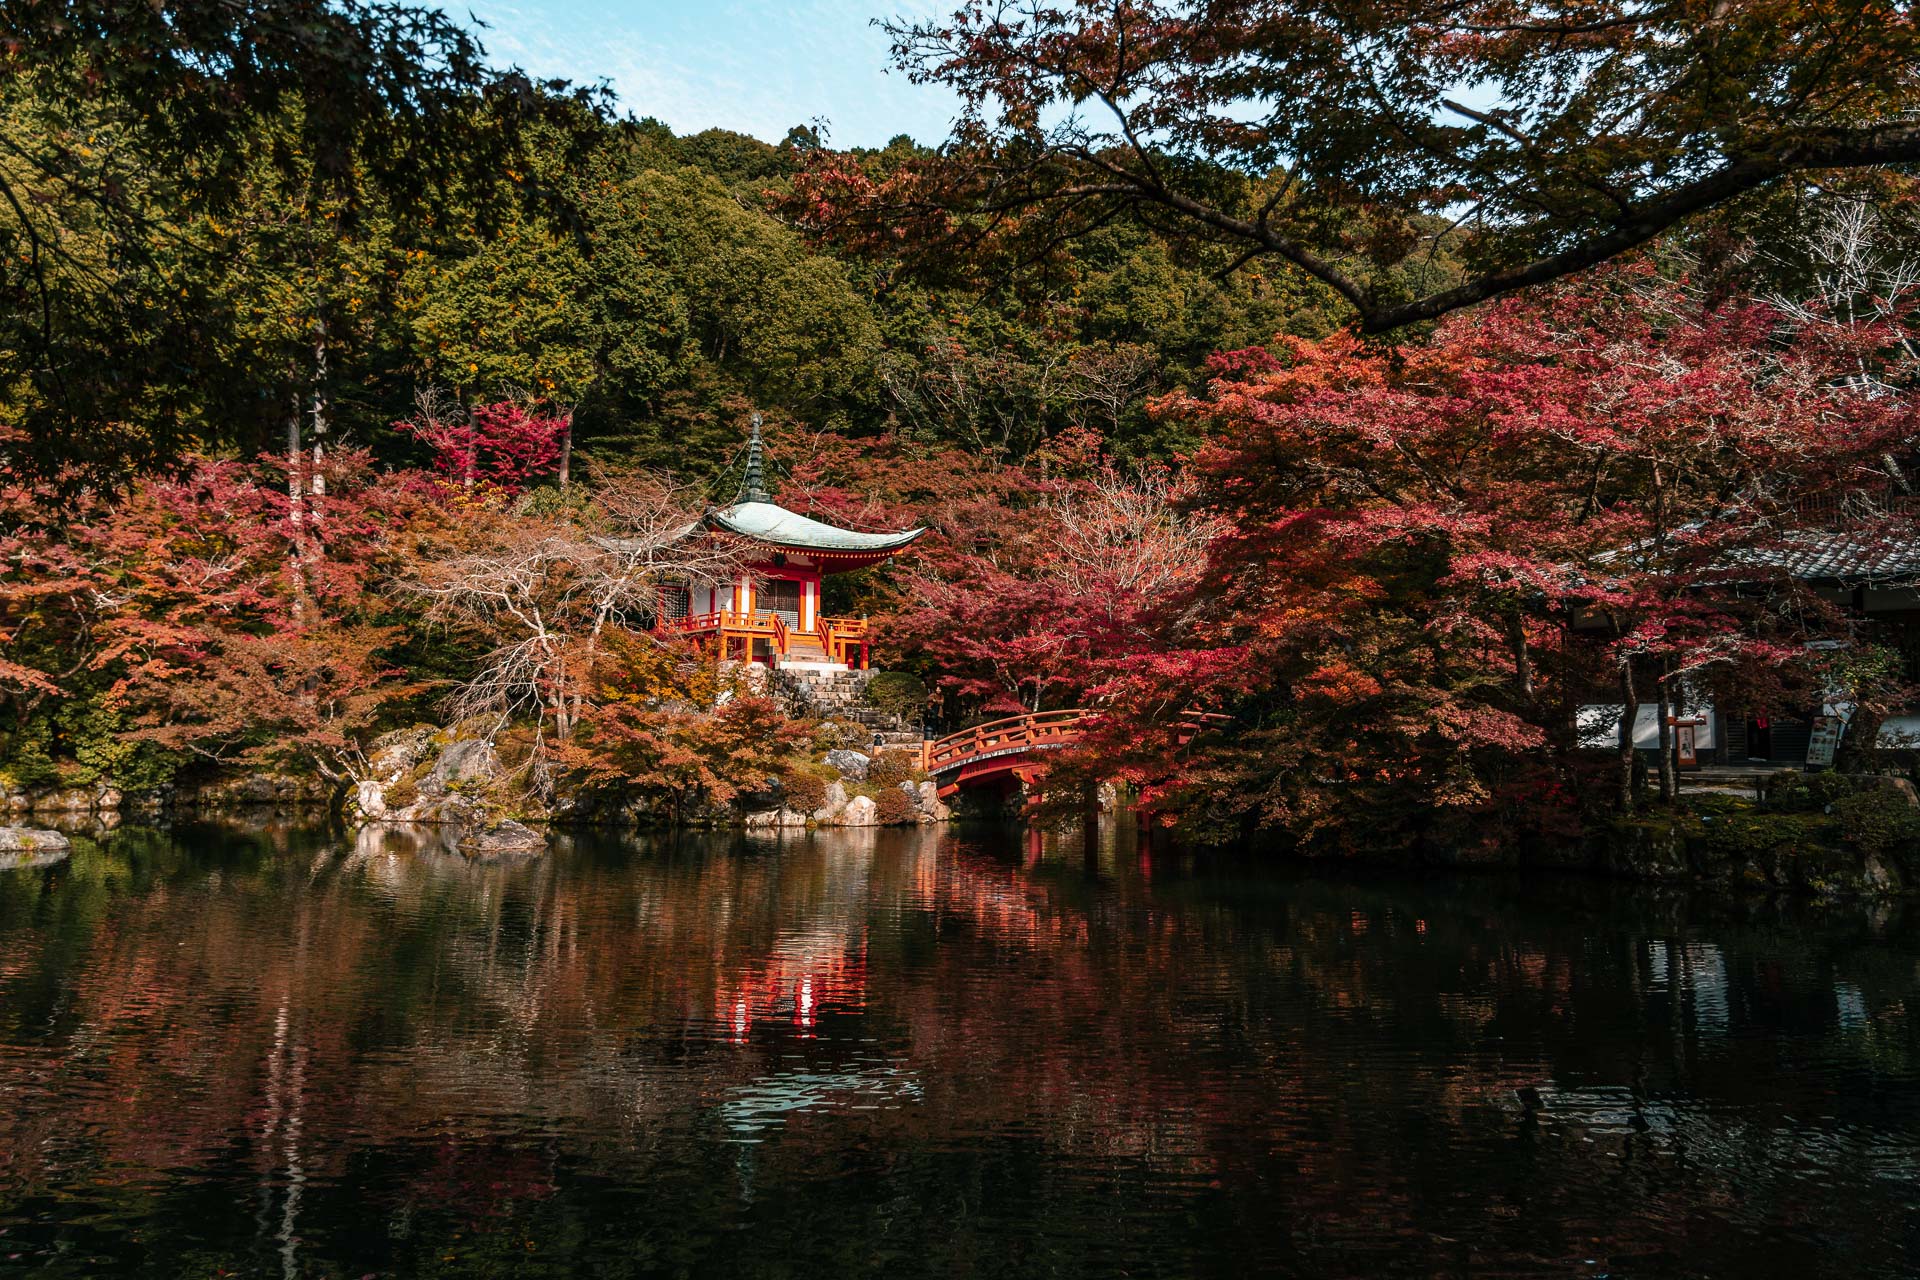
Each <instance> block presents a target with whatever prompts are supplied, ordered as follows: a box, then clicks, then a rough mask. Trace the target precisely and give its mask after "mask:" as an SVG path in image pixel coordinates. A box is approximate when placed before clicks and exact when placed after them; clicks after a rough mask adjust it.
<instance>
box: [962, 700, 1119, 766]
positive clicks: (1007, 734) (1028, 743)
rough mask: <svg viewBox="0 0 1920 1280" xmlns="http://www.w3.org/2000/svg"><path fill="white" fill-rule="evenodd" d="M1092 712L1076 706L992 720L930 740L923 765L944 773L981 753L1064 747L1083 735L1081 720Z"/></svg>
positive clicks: (991, 753) (995, 754)
mask: <svg viewBox="0 0 1920 1280" xmlns="http://www.w3.org/2000/svg"><path fill="white" fill-rule="evenodd" d="M1089 714H1091V713H1089V712H1087V711H1085V710H1083V709H1081V708H1078V707H1076V708H1073V709H1071V710H1067V711H1040V712H1035V713H1033V714H1030V715H1024V716H1008V717H1007V718H1006V719H1004V720H990V721H988V722H987V723H986V724H983V725H978V726H976V727H974V728H972V729H962V730H961V731H960V732H959V733H950V734H948V735H947V736H946V737H944V738H941V739H938V740H937V741H934V742H931V743H928V744H927V749H926V763H925V766H924V767H925V769H926V771H927V772H928V773H944V772H946V771H947V770H949V769H958V768H959V767H960V766H962V765H964V764H966V763H967V762H968V761H969V760H977V759H979V758H980V757H982V756H999V755H1011V754H1013V753H1015V752H1018V751H1037V750H1043V749H1046V748H1049V747H1063V746H1065V745H1066V744H1067V743H1069V742H1071V741H1072V740H1073V739H1075V738H1077V737H1078V736H1079V735H1080V722H1081V721H1082V720H1084V719H1086V717H1087V716H1088V715H1089Z"/></svg>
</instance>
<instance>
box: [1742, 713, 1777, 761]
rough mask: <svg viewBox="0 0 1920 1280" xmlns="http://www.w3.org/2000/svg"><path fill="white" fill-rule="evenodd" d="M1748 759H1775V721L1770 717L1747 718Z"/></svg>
mask: <svg viewBox="0 0 1920 1280" xmlns="http://www.w3.org/2000/svg"><path fill="white" fill-rule="evenodd" d="M1747 759H1749V760H1771V759H1773V720H1772V718H1771V717H1770V716H1766V715H1754V716H1748V717H1747Z"/></svg>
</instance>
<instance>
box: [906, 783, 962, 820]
mask: <svg viewBox="0 0 1920 1280" xmlns="http://www.w3.org/2000/svg"><path fill="white" fill-rule="evenodd" d="M900 785H901V786H903V787H908V786H912V785H913V784H912V783H910V782H903V783H901V784H900ZM914 803H915V804H917V805H918V806H919V808H920V813H921V814H922V816H924V817H925V818H926V819H927V820H928V821H930V822H946V821H947V820H948V819H950V818H952V817H953V810H952V809H950V808H948V807H947V803H946V801H944V800H942V799H941V798H940V784H939V783H937V782H935V781H933V780H932V779H931V778H929V779H928V780H927V781H925V782H923V783H921V784H920V785H919V787H918V788H917V789H916V792H915V795H914Z"/></svg>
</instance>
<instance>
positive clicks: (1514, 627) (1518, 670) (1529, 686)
mask: <svg viewBox="0 0 1920 1280" xmlns="http://www.w3.org/2000/svg"><path fill="white" fill-rule="evenodd" d="M1508 625H1509V627H1510V628H1511V635H1512V639H1513V676H1514V679H1515V680H1516V681H1517V682H1518V683H1519V685H1520V696H1521V698H1523V699H1524V700H1526V701H1527V702H1529V703H1531V702H1532V701H1533V654H1532V651H1531V650H1529V649H1528V648H1527V623H1526V619H1524V618H1522V617H1521V616H1520V611H1519V609H1518V607H1516V608H1515V610H1514V613H1513V616H1512V618H1511V619H1510V621H1509V624H1508Z"/></svg>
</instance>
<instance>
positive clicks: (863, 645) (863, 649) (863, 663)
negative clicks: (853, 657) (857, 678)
mask: <svg viewBox="0 0 1920 1280" xmlns="http://www.w3.org/2000/svg"><path fill="white" fill-rule="evenodd" d="M860 669H861V670H862V671H865V670H866V669H867V642H866V641H865V640H862V641H861V642H860Z"/></svg>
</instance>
